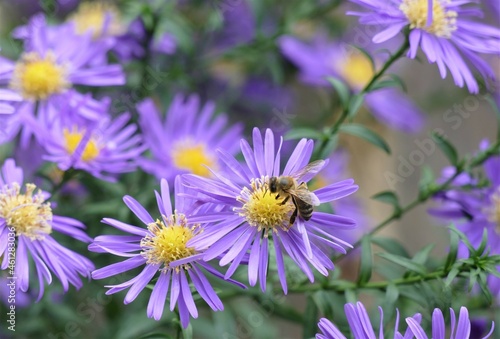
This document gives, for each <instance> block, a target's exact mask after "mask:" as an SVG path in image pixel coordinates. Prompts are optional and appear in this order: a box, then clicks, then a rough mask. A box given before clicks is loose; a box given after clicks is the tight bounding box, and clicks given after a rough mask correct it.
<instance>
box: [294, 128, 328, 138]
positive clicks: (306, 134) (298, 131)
mask: <svg viewBox="0 0 500 339" xmlns="http://www.w3.org/2000/svg"><path fill="white" fill-rule="evenodd" d="M323 137H324V135H323V133H322V132H320V131H318V130H316V129H313V128H308V127H300V128H293V129H291V130H290V131H288V132H287V133H286V134H285V140H293V139H302V138H307V139H315V140H320V139H322V138H323Z"/></svg>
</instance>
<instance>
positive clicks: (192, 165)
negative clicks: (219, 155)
mask: <svg viewBox="0 0 500 339" xmlns="http://www.w3.org/2000/svg"><path fill="white" fill-rule="evenodd" d="M171 156H172V161H173V163H174V165H175V167H177V168H179V169H183V170H187V171H189V172H191V173H193V174H196V175H200V176H203V177H209V176H210V171H209V170H208V168H206V167H205V166H208V167H210V168H212V169H214V168H215V167H216V165H217V162H216V160H215V159H214V157H213V155H212V154H210V153H209V152H208V151H207V149H206V146H205V145H203V144H196V143H194V142H192V141H181V142H178V143H176V144H175V145H174V147H173V149H172V153H171Z"/></svg>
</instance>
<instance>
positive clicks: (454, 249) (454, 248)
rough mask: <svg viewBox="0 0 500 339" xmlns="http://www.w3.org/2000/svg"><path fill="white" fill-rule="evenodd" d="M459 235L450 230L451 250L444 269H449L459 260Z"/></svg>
mask: <svg viewBox="0 0 500 339" xmlns="http://www.w3.org/2000/svg"><path fill="white" fill-rule="evenodd" d="M458 243H459V238H458V235H457V234H456V233H454V232H450V250H449V252H448V256H447V257H446V263H445V264H444V269H445V270H448V269H450V267H451V266H452V265H453V264H454V263H455V262H456V261H457V253H458Z"/></svg>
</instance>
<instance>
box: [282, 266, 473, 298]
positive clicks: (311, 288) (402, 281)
mask: <svg viewBox="0 0 500 339" xmlns="http://www.w3.org/2000/svg"><path fill="white" fill-rule="evenodd" d="M475 269H476V267H475V266H471V265H468V264H466V263H463V264H462V266H460V272H459V274H458V275H457V276H460V273H466V272H471V271H473V270H475ZM450 271H451V269H448V270H446V269H441V270H438V271H434V272H430V273H427V274H425V275H417V276H410V277H406V278H399V279H394V280H384V281H374V282H369V283H366V284H362V285H361V284H357V283H354V282H347V281H329V282H328V283H327V284H313V285H304V286H298V287H295V288H293V287H292V288H290V289H289V292H291V293H303V292H315V291H320V290H328V291H336V292H340V293H344V292H345V291H347V290H385V289H386V288H387V287H388V286H389V285H396V286H401V285H410V284H413V283H418V282H423V281H430V280H439V279H442V278H446V277H447V276H448V274H449V273H450Z"/></svg>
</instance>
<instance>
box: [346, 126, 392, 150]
mask: <svg viewBox="0 0 500 339" xmlns="http://www.w3.org/2000/svg"><path fill="white" fill-rule="evenodd" d="M339 129H340V131H342V132H344V133H347V134H350V135H354V136H356V137H358V138H361V139H364V140H366V141H368V142H369V143H371V144H373V145H375V146H377V147H379V148H381V149H382V150H384V151H385V152H386V153H387V154H391V149H390V148H389V145H387V143H386V142H385V141H384V139H382V138H381V137H380V136H379V135H378V134H377V133H375V132H373V131H371V130H369V129H368V128H366V127H365V126H363V125H360V124H347V125H342V126H340V128H339Z"/></svg>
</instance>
